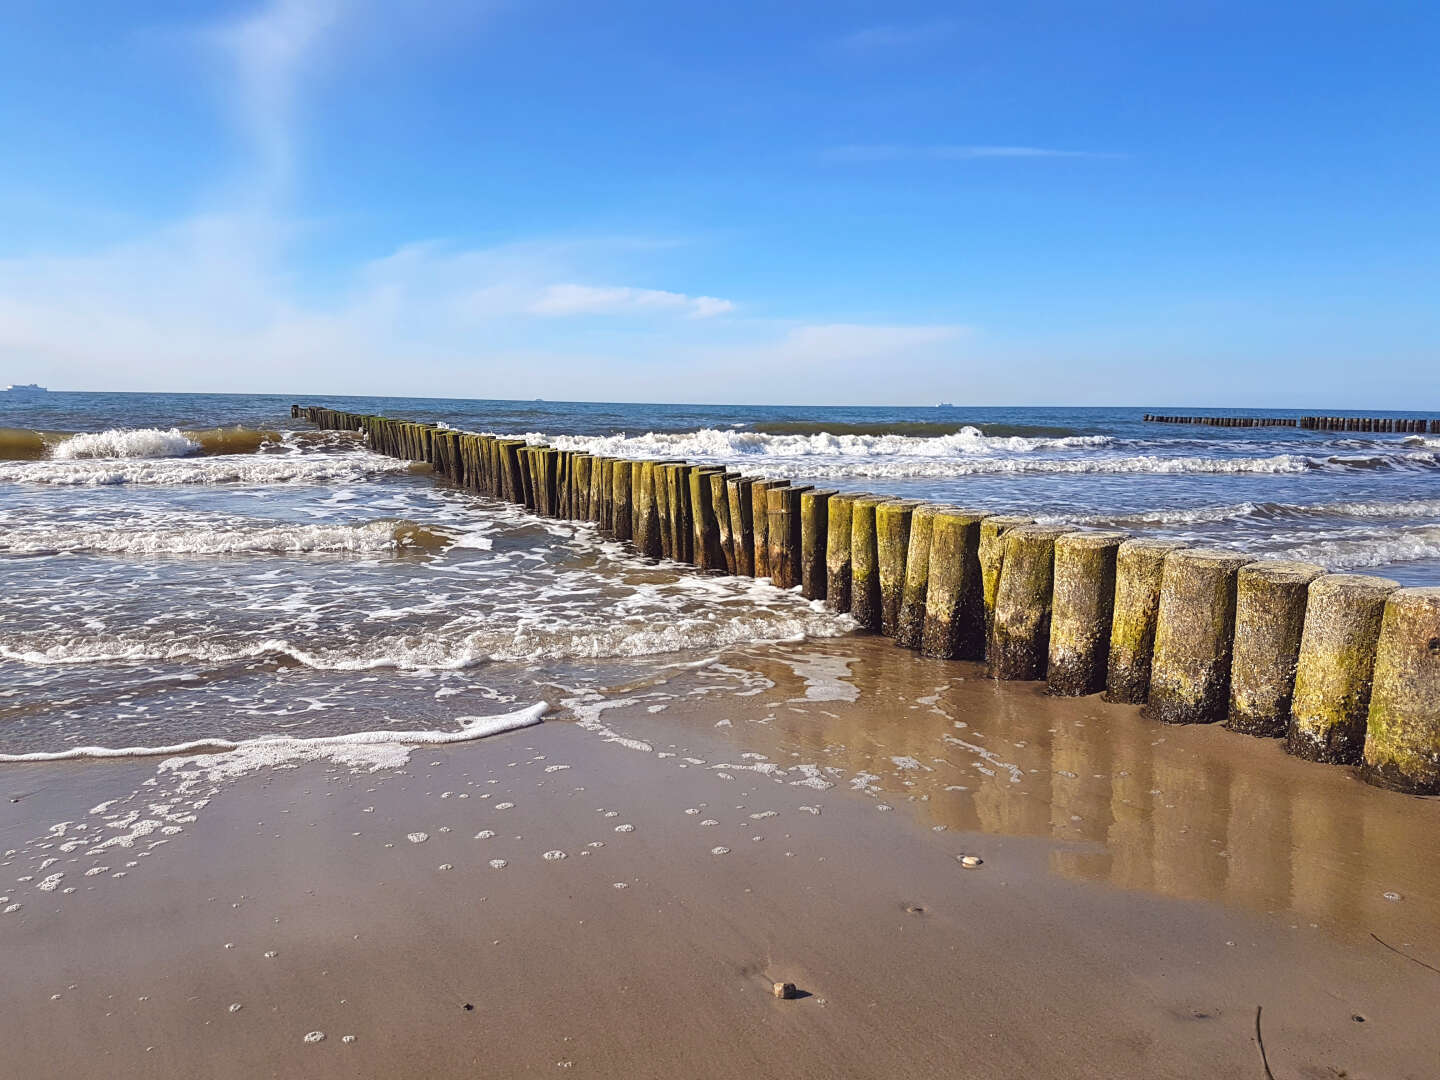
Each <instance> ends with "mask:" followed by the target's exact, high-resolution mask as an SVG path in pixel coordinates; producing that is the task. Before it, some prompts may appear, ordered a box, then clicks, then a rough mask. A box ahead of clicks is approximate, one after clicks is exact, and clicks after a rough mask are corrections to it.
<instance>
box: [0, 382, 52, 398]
mask: <svg viewBox="0 0 1440 1080" xmlns="http://www.w3.org/2000/svg"><path fill="white" fill-rule="evenodd" d="M49 392H50V391H49V390H46V389H45V387H43V386H41V385H40V384H39V383H33V382H30V383H11V384H10V385H9V386H7V387H5V389H4V390H0V393H3V394H14V395H15V396H16V397H30V396H32V395H35V394H48V393H49Z"/></svg>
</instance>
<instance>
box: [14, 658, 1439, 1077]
mask: <svg viewBox="0 0 1440 1080" xmlns="http://www.w3.org/2000/svg"><path fill="white" fill-rule="evenodd" d="M556 693H557V696H556V699H555V700H554V701H553V702H552V704H554V705H555V706H556V708H555V710H554V711H553V712H552V713H551V714H550V716H549V717H547V719H546V721H545V722H544V723H543V724H540V725H538V726H535V727H530V728H526V729H523V730H519V731H514V732H511V733H508V734H505V735H500V736H496V737H492V738H489V739H485V740H481V741H477V742H474V743H467V744H460V745H455V746H447V747H439V748H435V747H428V748H427V747H421V748H419V749H417V750H415V751H414V752H413V753H411V755H410V758H409V761H408V763H407V764H405V765H403V767H399V768H394V767H382V768H376V769H372V768H370V767H369V766H368V765H367V764H366V763H365V762H363V761H359V760H349V761H344V760H330V761H324V760H322V761H313V762H309V763H304V764H300V765H298V766H297V767H291V768H261V769H255V770H253V771H244V770H241V771H239V774H238V775H234V776H227V775H224V774H225V771H226V770H225V769H224V768H221V769H219V770H217V769H216V768H215V766H216V765H217V764H218V763H219V762H220V761H221V760H222V758H221V757H217V758H196V759H189V763H188V764H180V763H171V764H170V765H162V764H161V763H160V762H159V761H158V760H128V761H119V762H88V763H58V764H47V765H29V766H9V767H7V768H6V770H5V772H4V774H3V784H4V791H3V794H4V795H5V797H6V798H5V801H4V802H3V803H0V807H3V811H0V813H3V817H0V833H3V836H0V848H3V849H4V850H5V852H6V854H5V857H4V860H3V863H0V869H3V872H4V874H5V875H6V878H7V879H8V880H6V882H5V887H4V888H3V889H0V896H4V897H5V900H4V903H3V905H0V906H3V907H4V908H5V909H7V910H6V911H5V914H3V915H0V947H3V950H4V955H5V957H6V969H7V972H8V975H7V977H6V978H5V979H4V980H3V981H0V1016H3V1018H4V1019H3V1021H0V1030H3V1034H4V1043H5V1046H6V1053H5V1062H6V1063H5V1065H4V1067H3V1069H0V1072H3V1073H4V1074H5V1075H9V1076H16V1077H20V1076H25V1077H141V1076H144V1077H150V1076H166V1077H169V1076H176V1077H179V1076H185V1077H217V1078H219V1077H255V1076H274V1077H300V1076H305V1077H331V1076H334V1077H394V1076H402V1075H408V1076H419V1075H423V1076H429V1077H461V1076H465V1077H470V1076H499V1077H504V1076H522V1075H524V1076H529V1075H551V1074H556V1073H561V1074H566V1075H588V1076H601V1077H662V1076H664V1077H674V1076H696V1077H702V1076H703V1077H711V1076H714V1077H722V1076H723V1077H733V1076H775V1077H780V1076H786V1077H796V1076H799V1077H832V1076H854V1077H879V1076H886V1077H896V1076H907V1077H909V1076H914V1077H922V1076H964V1077H1019V1076H1044V1077H1072V1076H1073V1077H1082V1076H1084V1077H1088V1076H1095V1077H1099V1076H1106V1077H1111V1076H1147V1077H1177V1078H1178V1077H1197V1076H1255V1077H1262V1076H1264V1075H1265V1072H1264V1068H1265V1065H1264V1064H1263V1063H1262V1051H1261V1043H1260V1041H1257V1038H1256V1021H1257V1010H1261V1009H1263V1012H1262V1013H1261V1015H1260V1031H1261V1036H1262V1039H1263V1047H1264V1053H1265V1056H1266V1058H1267V1059H1268V1067H1269V1068H1270V1069H1271V1070H1272V1071H1273V1074H1274V1075H1275V1076H1277V1077H1285V1076H1303V1077H1332V1076H1333V1077H1340V1076H1344V1077H1415V1078H1421V1077H1430V1076H1433V1075H1434V1074H1435V1065H1436V1062H1437V1061H1440V1033H1437V1032H1436V1031H1435V1029H1434V1025H1433V1024H1432V1023H1431V1022H1430V1018H1432V1017H1433V1014H1434V1002H1435V1001H1436V995H1437V993H1440V973H1437V972H1436V971H1435V970H1434V966H1440V953H1436V951H1435V947H1434V942H1435V941H1436V940H1437V939H1440V934H1437V929H1440V887H1437V881H1440V867H1437V864H1436V863H1435V861H1434V860H1433V859H1429V858H1425V857H1422V854H1421V853H1423V852H1426V851H1432V852H1433V850H1434V838H1435V836H1436V835H1437V828H1440V805H1437V804H1436V803H1435V802H1434V801H1426V800H1420V799H1413V798H1405V797H1403V796H1399V795H1396V794H1393V793H1390V792H1384V791H1378V790H1376V789H1373V788H1368V787H1366V786H1364V785H1363V784H1360V783H1358V782H1357V781H1355V780H1354V779H1352V778H1351V777H1350V776H1349V775H1348V773H1347V771H1345V770H1339V769H1334V768H1326V767H1323V766H1316V765H1310V764H1306V763H1303V762H1300V761H1298V760H1296V759H1293V758H1290V757H1287V756H1286V755H1285V754H1284V753H1283V752H1282V750H1281V749H1280V746H1279V745H1278V743H1276V742H1273V741H1269V740H1255V739H1249V738H1245V737H1242V736H1238V735H1235V734H1232V733H1229V732H1226V731H1223V730H1219V729H1215V728H1164V727H1161V726H1158V725H1156V724H1153V723H1150V722H1148V721H1145V720H1142V719H1141V718H1140V717H1139V716H1138V714H1137V711H1136V710H1134V709H1132V708H1128V707H1120V706H1112V705H1108V704H1106V703H1104V702H1102V701H1101V700H1099V699H1098V698H1086V699H1080V700H1057V699H1053V698H1049V697H1047V696H1046V695H1045V694H1044V693H1043V690H1042V688H1040V687H1039V686H1038V685H1032V684H1004V683H996V682H993V681H991V680H989V679H986V678H985V677H984V676H983V674H982V673H981V671H980V669H979V668H977V667H973V666H971V665H966V664H956V663H930V662H926V661H923V660H920V659H917V658H916V657H914V656H913V655H912V654H908V653H905V652H903V651H902V650H899V649H896V648H894V646H893V645H891V644H890V643H888V642H886V641H883V640H881V639H878V638H865V637H859V638H852V639H844V640H839V641H832V642H827V643H818V644H817V643H814V642H811V643H806V644H803V645H795V646H774V647H763V648H762V647H757V648H753V649H744V650H732V651H730V652H728V653H726V654H724V655H723V656H721V658H720V659H719V660H718V661H716V662H715V663H712V664H710V665H708V666H702V667H693V666H691V667H676V668H674V669H672V670H671V671H670V672H669V673H668V674H666V675H665V676H660V677H656V678H653V679H648V680H646V681H643V682H639V683H636V684H634V685H632V686H628V687H622V688H616V689H615V691H614V692H613V693H611V694H610V695H608V696H606V697H604V698H600V696H599V695H593V694H592V695H589V696H588V697H589V699H588V700H587V699H584V698H581V699H576V698H571V699H568V704H562V697H561V695H563V691H561V690H559V689H558V688H557V692H556ZM177 766H178V767H177ZM147 822H148V823H150V824H148V825H147V824H146V823H147ZM82 826H83V828H82ZM77 840H78V841H79V842H78V843H77V842H75V841H77ZM966 855H974V856H978V857H979V858H980V859H981V860H982V862H981V864H980V865H979V866H977V867H974V868H966V867H965V866H964V865H963V864H962V863H961V862H960V858H961V857H962V856H966ZM57 874H63V877H56V876H55V875H57ZM47 879H48V880H47ZM15 905H18V907H17V906H15ZM12 908H13V909H12ZM1432 965H1433V966H1432ZM777 981H788V982H793V983H795V984H796V986H797V987H798V989H799V991H800V994H799V996H798V997H797V998H796V999H794V1000H781V999H777V998H776V997H775V996H774V994H773V993H772V986H773V984H774V983H775V982H777Z"/></svg>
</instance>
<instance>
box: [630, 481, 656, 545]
mask: <svg viewBox="0 0 1440 1080" xmlns="http://www.w3.org/2000/svg"><path fill="white" fill-rule="evenodd" d="M631 468H632V472H633V473H634V476H635V550H636V551H638V552H640V554H642V555H649V556H650V557H651V558H659V557H660V514H659V511H658V509H657V507H656V505H655V462H653V461H637V462H635V463H634V465H633V466H632V467H631Z"/></svg>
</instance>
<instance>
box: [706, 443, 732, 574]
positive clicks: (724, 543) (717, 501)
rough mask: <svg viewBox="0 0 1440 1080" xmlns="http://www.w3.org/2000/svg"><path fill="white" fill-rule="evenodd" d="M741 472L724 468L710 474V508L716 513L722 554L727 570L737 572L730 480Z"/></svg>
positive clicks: (730, 572)
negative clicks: (731, 522) (731, 514)
mask: <svg viewBox="0 0 1440 1080" xmlns="http://www.w3.org/2000/svg"><path fill="white" fill-rule="evenodd" d="M732 476H734V477H735V478H736V479H738V478H739V473H729V472H726V471H724V470H723V469H722V470H721V471H720V472H713V473H711V474H710V508H711V510H712V511H713V512H714V514H715V531H716V533H717V534H718V535H719V537H720V554H721V557H722V558H723V559H724V561H725V572H726V573H727V574H733V573H735V544H734V541H733V540H732V538H731V536H730V491H729V481H730V478H731V477H732Z"/></svg>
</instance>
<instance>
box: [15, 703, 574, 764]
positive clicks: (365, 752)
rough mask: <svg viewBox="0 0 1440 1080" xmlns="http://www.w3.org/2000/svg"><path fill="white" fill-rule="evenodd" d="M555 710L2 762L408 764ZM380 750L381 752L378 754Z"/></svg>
mask: <svg viewBox="0 0 1440 1080" xmlns="http://www.w3.org/2000/svg"><path fill="white" fill-rule="evenodd" d="M549 711H550V706H549V704H548V703H547V702H544V701H541V702H537V703H536V704H534V705H531V706H529V707H527V708H524V709H519V710H517V711H515V712H509V713H502V714H501V715H498V716H461V717H457V718H456V720H457V722H458V723H459V724H460V727H459V728H458V729H457V730H455V731H356V732H351V733H350V734H348V735H323V736H318V737H315V738H309V739H306V738H294V737H292V736H289V735H266V736H262V737H260V738H257V739H245V740H243V741H239V742H236V741H233V740H230V739H214V738H212V739H192V740H191V741H189V742H183V743H175V744H174V745H171V746H125V747H109V746H74V747H69V748H67V749H65V750H42V751H37V752H34V753H29V754H0V763H10V762H22V761H74V760H79V759H92V758H125V757H169V758H175V756H176V755H179V754H211V755H215V756H213V757H206V758H181V759H177V760H174V761H167V762H164V763H163V764H162V765H161V766H160V768H161V771H162V772H163V771H167V770H178V769H181V768H187V767H190V768H199V769H200V770H201V771H203V772H205V773H206V774H207V775H208V776H209V778H211V779H223V778H225V777H226V776H228V775H234V774H236V773H238V772H248V771H250V770H252V769H257V768H263V767H266V766H276V765H286V764H299V763H300V762H302V761H313V760H320V759H327V760H332V761H336V760H338V761H341V762H343V763H345V764H350V765H358V766H367V767H370V768H383V767H385V766H395V765H403V764H404V762H405V759H406V758H408V757H409V753H410V751H411V750H413V749H415V748H416V747H420V746H439V745H444V744H448V743H460V742H471V741H473V740H475V739H483V738H486V737H488V736H491V735H498V734H501V733H502V732H506V731H515V730H516V729H518V728H522V727H529V726H530V725H532V724H538V723H539V722H540V718H541V717H542V716H544V715H545V714H546V713H547V712H549ZM377 751H378V753H377Z"/></svg>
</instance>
